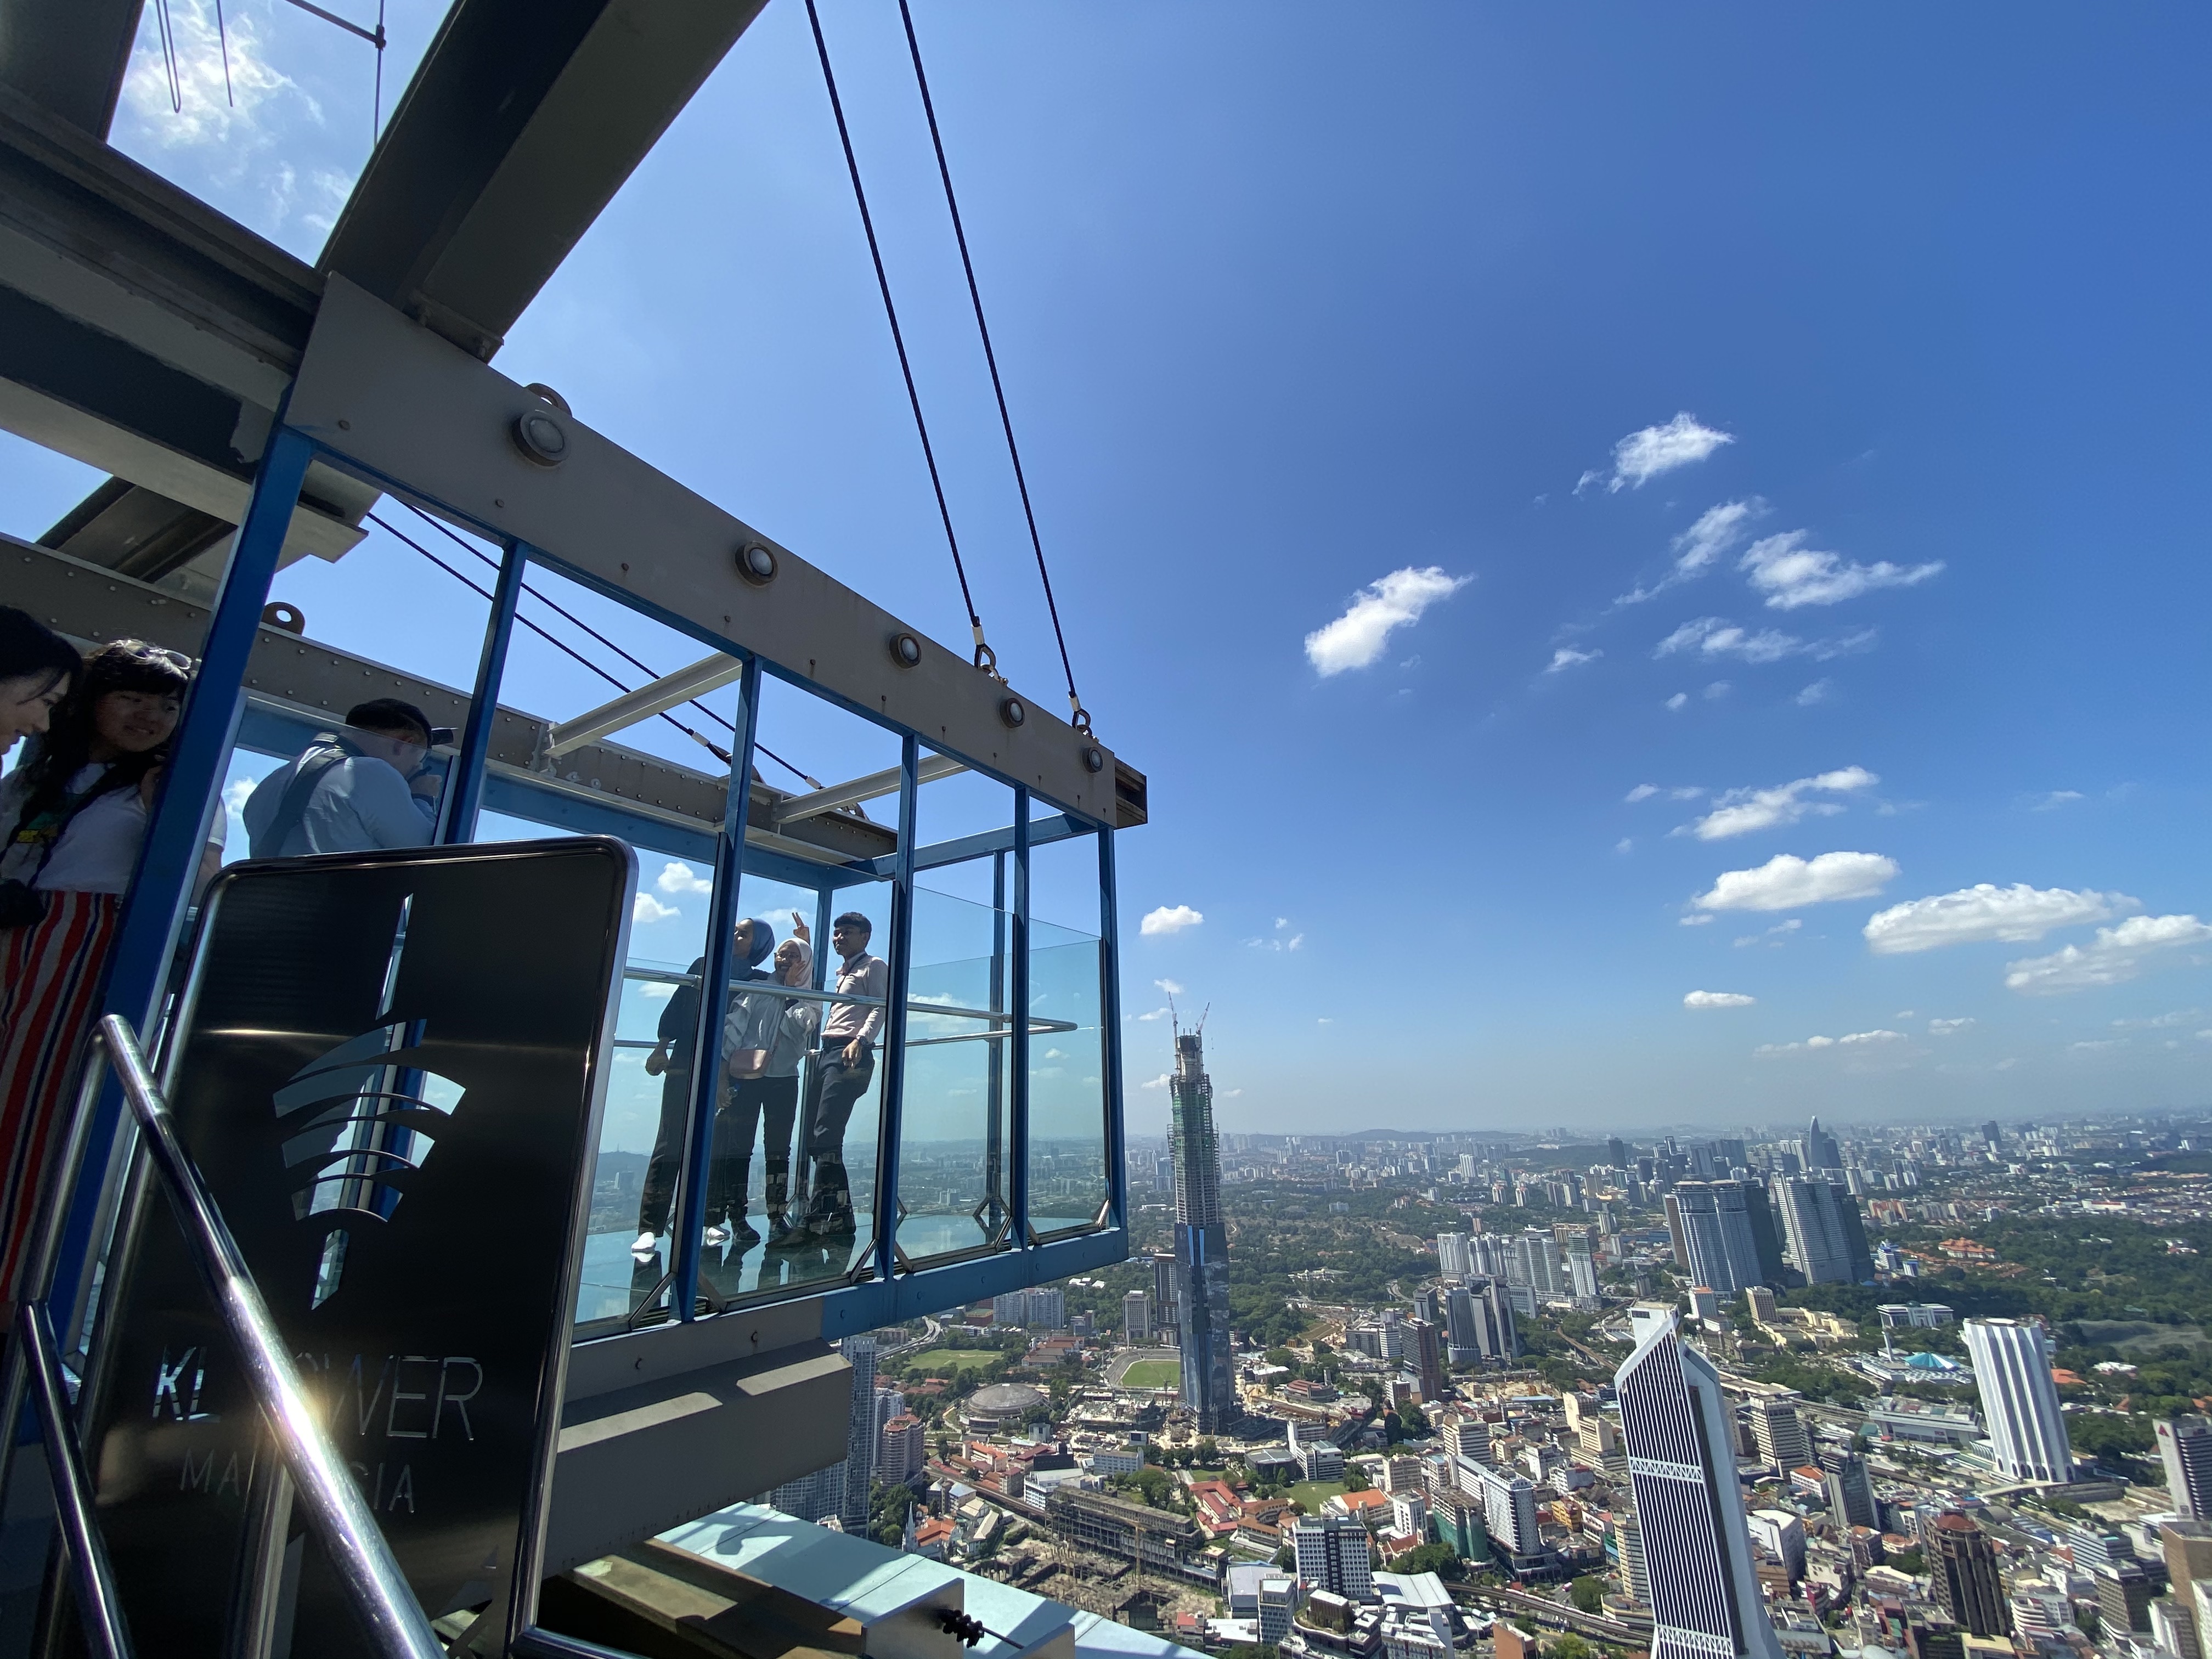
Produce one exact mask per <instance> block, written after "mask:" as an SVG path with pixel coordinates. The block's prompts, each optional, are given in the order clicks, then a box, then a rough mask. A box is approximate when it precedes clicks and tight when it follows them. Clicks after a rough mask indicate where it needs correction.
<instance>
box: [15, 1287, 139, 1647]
mask: <svg viewBox="0 0 2212 1659" xmlns="http://www.w3.org/2000/svg"><path fill="white" fill-rule="evenodd" d="M15 1340H16V1341H17V1343H19V1344H20V1345H21V1347H22V1350H23V1364H22V1369H23V1370H27V1371H28V1372H29V1374H30V1378H29V1380H30V1383H31V1403H32V1404H33V1406H35V1407H37V1408H38V1413H39V1429H40V1432H41V1434H43V1435H44V1436H45V1437H46V1446H47V1449H49V1450H50V1451H52V1453H53V1454H54V1464H55V1468H54V1470H53V1475H54V1480H53V1487H54V1510H55V1518H56V1519H57V1520H58V1521H59V1522H61V1528H62V1536H63V1538H64V1539H65V1540H66V1541H67V1542H68V1545H69V1559H70V1571H72V1572H73V1573H74V1574H75V1575H76V1590H77V1616H78V1619H79V1621H80V1622H81V1623H82V1625H83V1626H84V1627H85V1633H86V1635H87V1636H88V1637H89V1638H91V1644H92V1647H93V1650H94V1652H95V1653H99V1654H102V1655H104V1656H106V1659H131V1627H130V1626H129V1624H128V1623H127V1622H126V1621H125V1619H124V1617H123V1603H122V1601H120V1600H119V1599H118V1597H117V1595H116V1594H115V1572H114V1569H113V1568H112V1567H111V1566H109V1565H108V1562H107V1542H106V1540H105V1539H103V1538H102V1537H101V1536H100V1523H99V1522H97V1521H96V1520H94V1518H93V1513H92V1480H91V1478H90V1477H89V1476H88V1474H86V1473H85V1468H84V1449H83V1447H82V1446H80V1445H79V1444H78V1443H77V1438H76V1433H75V1432H74V1431H72V1429H71V1428H70V1415H69V1396H68V1395H66V1394H65V1393H64V1392H63V1389H62V1381H61V1362H60V1361H59V1359H58V1358H56V1356H55V1353H54V1328H53V1324H52V1321H50V1320H49V1319H48V1318H47V1317H46V1309H45V1308H44V1307H43V1306H41V1305H40V1304H38V1303H36V1302H26V1303H24V1304H23V1305H22V1306H21V1307H20V1308H18V1309H17V1310H15ZM8 1432H9V1438H10V1439H11V1440H12V1439H13V1438H14V1437H15V1419H13V1418H12V1417H11V1418H10V1419H9V1423H8Z"/></svg>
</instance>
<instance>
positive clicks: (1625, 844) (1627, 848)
mask: <svg viewBox="0 0 2212 1659" xmlns="http://www.w3.org/2000/svg"><path fill="white" fill-rule="evenodd" d="M1635 850H1636V843H1635V842H1634V841H1633V840H1632V839H1631V838H1630V837H1628V836H1622V837H1621V838H1620V840H1619V841H1617V842H1613V851H1614V852H1616V853H1632V852H1634V851H1635Z"/></svg>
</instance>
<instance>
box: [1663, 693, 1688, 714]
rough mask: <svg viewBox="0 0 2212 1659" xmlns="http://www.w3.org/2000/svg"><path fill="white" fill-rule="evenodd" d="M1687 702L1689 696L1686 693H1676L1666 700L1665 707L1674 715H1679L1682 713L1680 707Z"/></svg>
mask: <svg viewBox="0 0 2212 1659" xmlns="http://www.w3.org/2000/svg"><path fill="white" fill-rule="evenodd" d="M1689 701H1690V694H1689V693H1688V692H1686V691H1677V692H1676V693H1675V694H1674V696H1671V697H1669V698H1668V699H1667V707H1668V709H1670V710H1671V711H1673V712H1674V713H1675V714H1680V713H1681V711H1682V706H1683V705H1684V704H1685V703H1686V702H1689Z"/></svg>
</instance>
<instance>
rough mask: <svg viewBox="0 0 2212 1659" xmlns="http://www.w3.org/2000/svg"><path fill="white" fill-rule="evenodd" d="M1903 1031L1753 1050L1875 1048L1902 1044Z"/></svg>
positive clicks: (1821, 1038)
mask: <svg viewBox="0 0 2212 1659" xmlns="http://www.w3.org/2000/svg"><path fill="white" fill-rule="evenodd" d="M1904 1041H1905V1033H1904V1032H1902V1031H1890V1030H1873V1031H1853V1032H1852V1033H1851V1034H1850V1036H1839V1037H1832V1036H1809V1037H1807V1038H1806V1039H1805V1040H1804V1041H1803V1042H1767V1043H1762V1044H1761V1045H1759V1047H1758V1048H1753V1050H1752V1053H1753V1054H1769V1055H1772V1054H1818V1053H1819V1052H1820V1050H1821V1049H1823V1048H1878V1047H1880V1046H1881V1045H1882V1044H1884V1043H1890V1042H1904Z"/></svg>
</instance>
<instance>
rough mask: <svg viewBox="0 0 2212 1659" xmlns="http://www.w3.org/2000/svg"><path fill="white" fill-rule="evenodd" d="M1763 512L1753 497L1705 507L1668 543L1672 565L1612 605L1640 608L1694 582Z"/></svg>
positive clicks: (1741, 536) (1741, 537)
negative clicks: (1652, 580)
mask: <svg viewBox="0 0 2212 1659" xmlns="http://www.w3.org/2000/svg"><path fill="white" fill-rule="evenodd" d="M1765 511H1766V503H1765V501H1760V500H1759V498H1758V497H1757V496H1753V497H1752V498H1751V499H1750V500H1749V501H1723V502H1722V503H1721V504H1720V505H1719V506H1718V507H1707V508H1706V509H1705V512H1704V513H1701V514H1699V518H1698V521H1697V523H1695V524H1693V525H1692V526H1690V527H1689V528H1688V529H1687V530H1685V531H1684V532H1682V533H1681V534H1680V535H1679V536H1677V537H1675V538H1674V541H1673V543H1672V544H1670V545H1671V547H1672V549H1673V551H1674V568H1673V569H1671V570H1669V571H1668V573H1667V574H1665V575H1664V576H1662V577H1661V578H1660V579H1659V580H1657V581H1656V582H1654V583H1653V584H1652V585H1651V586H1649V587H1638V589H1636V590H1635V591H1634V592H1630V593H1623V594H1622V595H1621V596H1620V598H1619V599H1615V600H1614V601H1613V603H1614V604H1615V605H1641V604H1643V603H1644V600H1646V599H1654V598H1656V597H1657V596H1658V595H1659V594H1662V593H1664V592H1666V591H1667V590H1668V588H1670V587H1679V586H1681V585H1682V584H1683V583H1684V582H1686V581H1694V580H1696V579H1697V578H1698V577H1699V576H1702V575H1704V574H1705V572H1706V571H1707V570H1708V569H1710V568H1711V566H1712V564H1713V562H1714V561H1716V560H1717V559H1718V558H1719V557H1720V556H1721V555H1722V554H1723V553H1725V552H1727V551H1728V550H1729V549H1730V548H1731V547H1734V546H1735V544H1737V543H1738V542H1740V541H1741V540H1742V539H1743V529H1744V526H1746V525H1747V524H1748V523H1750V522H1751V520H1753V519H1754V518H1756V517H1758V516H1759V514H1760V513H1764V512H1765Z"/></svg>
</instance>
